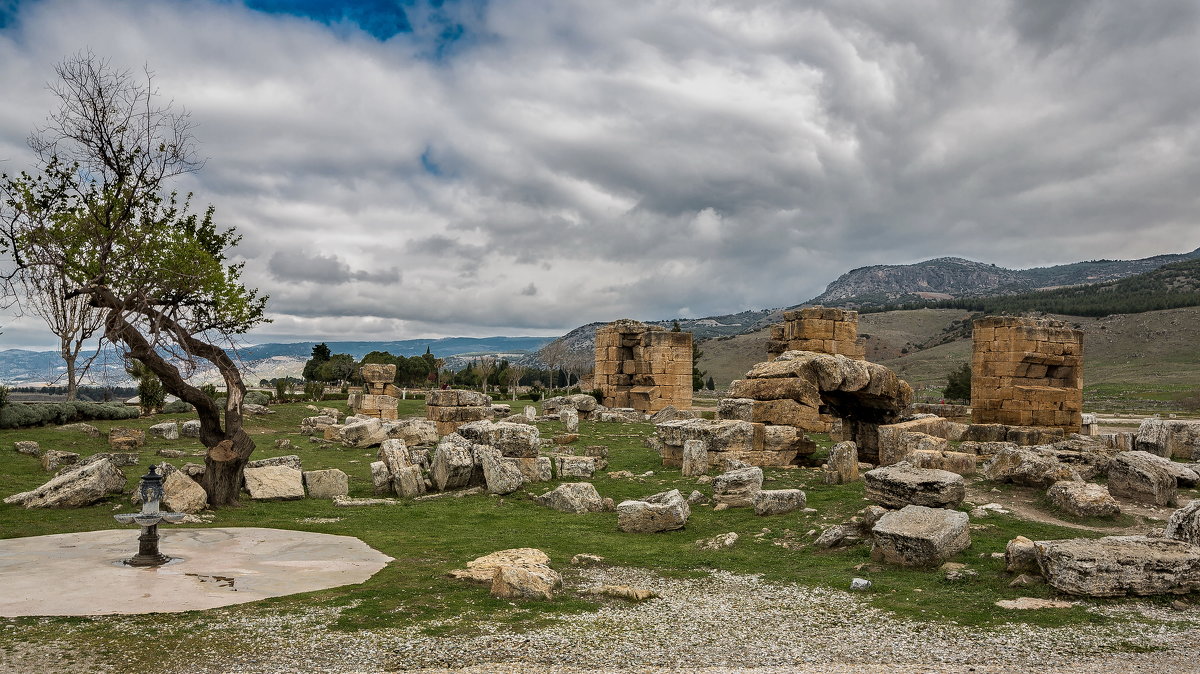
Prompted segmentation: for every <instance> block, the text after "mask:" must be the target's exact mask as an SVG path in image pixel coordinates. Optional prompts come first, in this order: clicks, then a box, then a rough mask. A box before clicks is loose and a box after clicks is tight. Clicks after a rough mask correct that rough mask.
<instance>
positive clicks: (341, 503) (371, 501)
mask: <svg viewBox="0 0 1200 674" xmlns="http://www.w3.org/2000/svg"><path fill="white" fill-rule="evenodd" d="M403 503H404V501H398V500H396V499H394V498H350V497H349V496H335V497H333V505H335V506H337V507H339V508H357V507H363V506H394V505H401V504H403Z"/></svg>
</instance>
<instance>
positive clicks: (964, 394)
mask: <svg viewBox="0 0 1200 674" xmlns="http://www.w3.org/2000/svg"><path fill="white" fill-rule="evenodd" d="M942 395H943V396H944V397H946V398H947V399H949V400H970V399H971V364H970V363H963V364H962V365H961V366H959V368H958V369H957V370H955V371H953V372H951V373H950V374H948V375H946V388H944V389H942Z"/></svg>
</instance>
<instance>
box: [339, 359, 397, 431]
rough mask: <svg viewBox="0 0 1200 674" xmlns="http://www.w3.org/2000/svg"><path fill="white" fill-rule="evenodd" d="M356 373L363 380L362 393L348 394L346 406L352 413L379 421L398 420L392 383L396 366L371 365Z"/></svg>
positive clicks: (394, 388) (394, 387)
mask: <svg viewBox="0 0 1200 674" xmlns="http://www.w3.org/2000/svg"><path fill="white" fill-rule="evenodd" d="M358 373H359V376H361V377H362V379H363V390H364V392H363V393H352V394H350V397H349V399H348V400H347V404H348V405H349V406H350V409H351V410H353V413H354V414H355V415H357V416H361V417H372V418H375V419H379V420H380V421H395V420H396V419H397V418H399V411H398V409H399V405H400V400H399V399H398V398H397V397H396V386H395V384H393V383H392V382H393V381H395V379H396V366H395V365H382V364H379V363H371V364H368V365H363V366H362V367H360V368H359V369H358Z"/></svg>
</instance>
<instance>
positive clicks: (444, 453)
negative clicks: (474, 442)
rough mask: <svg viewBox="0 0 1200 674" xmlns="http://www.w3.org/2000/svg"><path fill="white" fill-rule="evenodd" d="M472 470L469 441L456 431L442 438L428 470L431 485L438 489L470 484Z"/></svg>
mask: <svg viewBox="0 0 1200 674" xmlns="http://www.w3.org/2000/svg"><path fill="white" fill-rule="evenodd" d="M474 470H475V459H474V455H473V453H472V451H471V442H470V441H469V440H467V439H466V438H464V437H462V436H461V435H458V434H457V433H451V434H450V435H447V436H446V437H444V438H442V441H441V442H439V443H438V446H437V449H436V450H435V451H434V453H433V464H432V465H431V466H430V471H429V472H430V477H431V478H432V479H433V486H434V487H436V488H437V490H438V491H446V490H447V489H456V488H458V487H465V486H467V485H468V484H470V482H471V475H472V473H473V472H474Z"/></svg>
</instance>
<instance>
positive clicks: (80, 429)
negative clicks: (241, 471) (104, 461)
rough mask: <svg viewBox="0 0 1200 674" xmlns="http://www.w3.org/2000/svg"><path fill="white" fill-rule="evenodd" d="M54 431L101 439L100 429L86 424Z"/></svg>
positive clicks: (61, 427)
mask: <svg viewBox="0 0 1200 674" xmlns="http://www.w3.org/2000/svg"><path fill="white" fill-rule="evenodd" d="M196 423H197V424H199V423H200V422H199V421H197V422H196ZM54 430H56V431H62V432H66V433H83V434H84V435H86V436H88V437H89V438H98V437H100V429H99V428H96V427H95V426H93V425H91V424H84V423H78V424H65V425H63V426H59V427H57V428H55V429H54Z"/></svg>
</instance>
